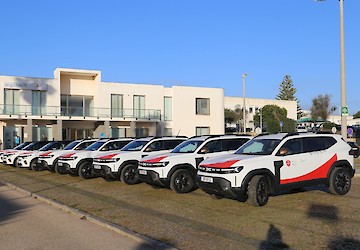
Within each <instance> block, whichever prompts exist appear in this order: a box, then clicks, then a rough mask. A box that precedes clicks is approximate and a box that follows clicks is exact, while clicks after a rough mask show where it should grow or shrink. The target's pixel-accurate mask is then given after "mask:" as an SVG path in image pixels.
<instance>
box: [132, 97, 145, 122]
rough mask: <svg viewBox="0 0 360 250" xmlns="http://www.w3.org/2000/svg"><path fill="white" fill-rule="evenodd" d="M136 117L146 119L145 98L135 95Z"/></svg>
mask: <svg viewBox="0 0 360 250" xmlns="http://www.w3.org/2000/svg"><path fill="white" fill-rule="evenodd" d="M133 107H134V117H135V118H145V96H143V95H134V103H133Z"/></svg>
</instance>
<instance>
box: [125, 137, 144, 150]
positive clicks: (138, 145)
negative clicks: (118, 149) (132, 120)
mask: <svg viewBox="0 0 360 250" xmlns="http://www.w3.org/2000/svg"><path fill="white" fill-rule="evenodd" d="M147 143H148V141H138V140H136V141H133V142H130V143H129V144H127V145H126V146H125V147H124V148H123V149H122V151H140V150H141V149H142V148H143V147H144V146H145V145H146V144H147Z"/></svg>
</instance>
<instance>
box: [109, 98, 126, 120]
mask: <svg viewBox="0 0 360 250" xmlns="http://www.w3.org/2000/svg"><path fill="white" fill-rule="evenodd" d="M111 117H123V95H111Z"/></svg>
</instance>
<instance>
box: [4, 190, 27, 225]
mask: <svg viewBox="0 0 360 250" xmlns="http://www.w3.org/2000/svg"><path fill="white" fill-rule="evenodd" d="M10 191H12V190H11V189H9V188H8V187H7V186H5V185H4V184H1V183H0V226H1V225H4V224H5V223H6V222H7V221H9V220H11V219H12V218H14V217H16V216H17V215H18V214H20V213H22V212H24V210H25V209H26V208H27V207H26V206H23V205H20V204H19V203H18V202H17V201H16V200H18V199H22V198H23V197H18V198H9V197H8V196H7V195H6V193H7V192H10Z"/></svg>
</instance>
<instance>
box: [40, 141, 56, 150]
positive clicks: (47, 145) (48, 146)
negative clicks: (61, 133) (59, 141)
mask: <svg viewBox="0 0 360 250" xmlns="http://www.w3.org/2000/svg"><path fill="white" fill-rule="evenodd" d="M55 144H56V142H49V143H48V144H46V145H45V146H43V147H42V148H40V149H39V150H40V151H46V150H49V149H51V148H52V147H53V145H55Z"/></svg>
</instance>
